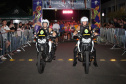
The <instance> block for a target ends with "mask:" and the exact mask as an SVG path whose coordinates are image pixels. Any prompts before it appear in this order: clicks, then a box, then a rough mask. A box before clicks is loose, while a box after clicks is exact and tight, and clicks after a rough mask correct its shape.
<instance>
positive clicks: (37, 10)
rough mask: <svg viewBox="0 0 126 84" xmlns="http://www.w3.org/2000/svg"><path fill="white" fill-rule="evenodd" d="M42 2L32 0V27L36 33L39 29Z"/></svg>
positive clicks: (40, 0)
mask: <svg viewBox="0 0 126 84" xmlns="http://www.w3.org/2000/svg"><path fill="white" fill-rule="evenodd" d="M41 21H42V0H33V27H34V28H35V31H36V33H37V32H38V30H39V29H40V28H41Z"/></svg>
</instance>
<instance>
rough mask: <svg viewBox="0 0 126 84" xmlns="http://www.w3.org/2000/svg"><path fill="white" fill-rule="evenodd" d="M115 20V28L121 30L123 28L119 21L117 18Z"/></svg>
mask: <svg viewBox="0 0 126 84" xmlns="http://www.w3.org/2000/svg"><path fill="white" fill-rule="evenodd" d="M113 20H114V26H115V28H121V26H120V24H119V21H117V19H116V18H114V19H113Z"/></svg>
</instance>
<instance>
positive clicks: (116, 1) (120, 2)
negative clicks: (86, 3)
mask: <svg viewBox="0 0 126 84" xmlns="http://www.w3.org/2000/svg"><path fill="white" fill-rule="evenodd" d="M122 8H123V9H124V10H125V9H126V0H110V1H108V2H106V3H103V4H101V13H104V16H102V23H106V22H107V23H108V22H109V21H111V20H110V17H109V14H110V13H111V16H114V15H115V14H114V13H116V12H117V11H121V9H122ZM112 13H113V14H112ZM115 18H116V17H115Z"/></svg>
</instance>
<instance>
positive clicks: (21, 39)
mask: <svg viewBox="0 0 126 84" xmlns="http://www.w3.org/2000/svg"><path fill="white" fill-rule="evenodd" d="M33 39H34V35H33V29H30V30H29V29H26V30H21V31H19V30H18V31H15V32H8V33H0V48H2V50H1V51H0V56H2V55H3V56H4V55H8V56H9V58H10V59H12V56H11V55H10V53H12V52H14V51H16V50H17V49H19V48H20V49H22V50H23V51H25V49H24V48H23V46H24V45H27V44H28V45H29V46H31V45H30V43H31V42H33ZM7 45H9V46H8V47H7Z"/></svg>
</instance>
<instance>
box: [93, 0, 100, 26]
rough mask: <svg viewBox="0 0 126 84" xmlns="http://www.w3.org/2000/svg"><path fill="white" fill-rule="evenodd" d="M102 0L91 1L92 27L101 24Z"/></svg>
mask: <svg viewBox="0 0 126 84" xmlns="http://www.w3.org/2000/svg"><path fill="white" fill-rule="evenodd" d="M100 4H101V2H100V0H92V2H91V19H92V28H95V27H99V28H100V26H101V23H100V20H101V18H100V17H101V16H100V12H101V8H100V7H101V6H100Z"/></svg>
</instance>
